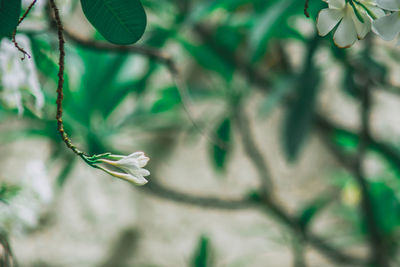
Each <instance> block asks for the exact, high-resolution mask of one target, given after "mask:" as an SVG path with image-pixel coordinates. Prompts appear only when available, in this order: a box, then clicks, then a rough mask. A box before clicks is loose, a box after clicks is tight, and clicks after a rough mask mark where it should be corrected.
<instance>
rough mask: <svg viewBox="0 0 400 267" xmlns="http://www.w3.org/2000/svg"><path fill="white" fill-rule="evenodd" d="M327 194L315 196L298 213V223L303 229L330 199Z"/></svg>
mask: <svg viewBox="0 0 400 267" xmlns="http://www.w3.org/2000/svg"><path fill="white" fill-rule="evenodd" d="M331 200H332V199H330V198H329V196H326V195H323V196H320V197H317V198H316V199H314V200H313V201H311V203H309V204H308V205H307V206H306V207H304V208H303V209H302V210H301V212H300V214H299V224H300V226H301V227H302V228H303V229H304V230H305V229H306V228H307V227H308V226H309V225H310V223H311V222H312V220H313V219H314V218H315V217H316V216H317V215H318V213H320V212H321V211H322V210H323V209H324V208H325V207H326V206H327V205H328V204H329V203H330V201H331Z"/></svg>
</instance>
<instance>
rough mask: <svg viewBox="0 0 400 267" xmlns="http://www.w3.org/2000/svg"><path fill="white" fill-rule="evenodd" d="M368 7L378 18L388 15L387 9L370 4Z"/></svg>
mask: <svg viewBox="0 0 400 267" xmlns="http://www.w3.org/2000/svg"><path fill="white" fill-rule="evenodd" d="M367 8H368V9H369V10H370V11H371V12H372V14H374V15H375V16H376V18H380V17H383V16H385V15H386V14H385V11H383V10H382V9H380V8H379V7H376V6H372V5H371V6H370V5H368V6H367Z"/></svg>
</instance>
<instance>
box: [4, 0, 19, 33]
mask: <svg viewBox="0 0 400 267" xmlns="http://www.w3.org/2000/svg"><path fill="white" fill-rule="evenodd" d="M20 13H21V0H0V39H1V38H3V37H5V36H10V35H11V34H12V33H13V31H14V29H15V28H16V27H17V24H18V20H19V14H20Z"/></svg>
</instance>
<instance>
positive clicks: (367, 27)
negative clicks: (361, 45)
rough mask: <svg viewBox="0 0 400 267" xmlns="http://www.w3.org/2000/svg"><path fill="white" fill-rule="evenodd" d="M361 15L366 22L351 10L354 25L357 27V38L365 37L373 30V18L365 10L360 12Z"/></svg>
mask: <svg viewBox="0 0 400 267" xmlns="http://www.w3.org/2000/svg"><path fill="white" fill-rule="evenodd" d="M360 15H361V17H362V18H363V20H364V23H362V22H361V21H360V20H359V19H358V18H357V16H356V14H355V13H354V12H351V17H352V20H353V22H354V26H355V27H356V32H357V38H358V39H363V38H364V37H365V35H367V33H369V32H370V31H371V20H370V18H369V17H368V15H367V14H365V13H364V12H360Z"/></svg>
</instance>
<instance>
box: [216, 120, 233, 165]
mask: <svg viewBox="0 0 400 267" xmlns="http://www.w3.org/2000/svg"><path fill="white" fill-rule="evenodd" d="M216 137H217V138H218V139H219V140H220V141H221V143H223V144H224V147H221V146H220V145H217V144H213V146H212V152H213V154H212V156H213V162H214V166H215V168H216V169H217V170H220V171H223V170H225V168H226V162H227V158H228V155H229V152H230V150H231V147H230V142H229V141H230V139H231V121H230V120H229V118H226V119H224V120H223V121H222V122H221V124H220V125H219V126H218V128H217V136H216Z"/></svg>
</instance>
